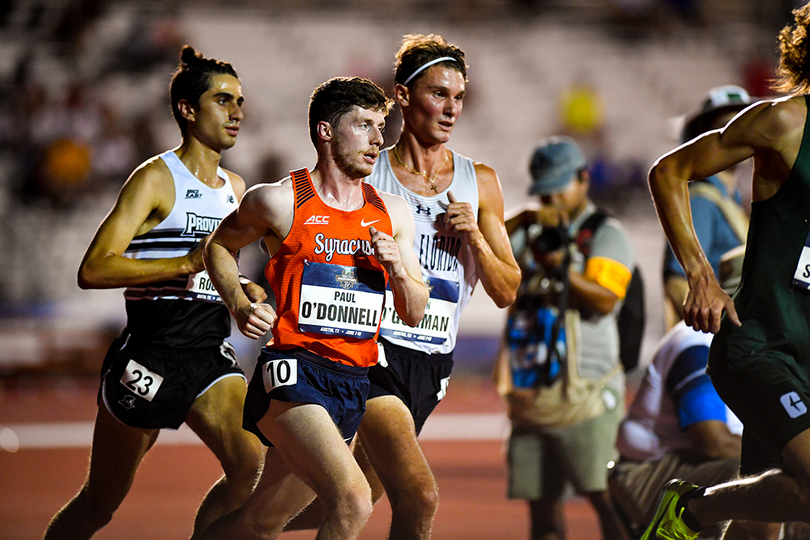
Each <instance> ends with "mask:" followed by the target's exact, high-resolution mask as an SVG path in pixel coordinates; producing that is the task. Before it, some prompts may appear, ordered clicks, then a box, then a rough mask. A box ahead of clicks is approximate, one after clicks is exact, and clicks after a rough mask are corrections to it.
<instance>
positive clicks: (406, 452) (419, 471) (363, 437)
mask: <svg viewBox="0 0 810 540" xmlns="http://www.w3.org/2000/svg"><path fill="white" fill-rule="evenodd" d="M358 433H359V435H360V442H361V444H362V447H363V449H364V450H365V452H366V454H367V455H368V458H369V460H370V461H371V464H372V466H373V467H374V470H375V471H376V473H377V475H378V476H379V478H380V481H381V482H382V484H383V486H384V487H385V491H386V492H387V493H388V495H389V497H396V496H397V494H399V493H407V492H409V491H410V490H411V489H415V488H417V487H418V486H424V485H426V484H428V485H430V486H433V485H434V484H435V479H434V477H433V473H432V472H431V470H430V465H429V464H428V462H427V458H426V457H425V454H424V453H423V452H422V447H421V446H420V445H419V441H418V440H417V438H416V431H415V428H414V423H413V417H412V416H411V413H410V411H409V410H408V408H407V407H406V406H405V404H404V403H402V401H401V400H400V399H399V398H397V397H394V396H380V397H376V398H374V399H370V400H368V401H367V402H366V413H365V415H363V419H362V420H361V421H360V428H359V429H358Z"/></svg>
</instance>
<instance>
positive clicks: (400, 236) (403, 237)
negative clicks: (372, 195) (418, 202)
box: [369, 192, 429, 326]
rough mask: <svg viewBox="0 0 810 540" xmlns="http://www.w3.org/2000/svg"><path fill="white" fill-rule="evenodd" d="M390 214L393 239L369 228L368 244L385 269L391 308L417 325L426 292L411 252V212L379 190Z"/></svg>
mask: <svg viewBox="0 0 810 540" xmlns="http://www.w3.org/2000/svg"><path fill="white" fill-rule="evenodd" d="M379 194H380V197H382V199H383V201H384V202H385V206H386V208H387V209H388V215H389V216H391V225H392V227H393V233H394V236H393V238H392V237H390V236H388V235H387V234H385V233H383V232H382V231H378V230H376V229H375V228H374V227H370V228H369V233H370V234H371V244H372V246H374V253H375V256H376V257H377V260H378V261H379V262H380V264H382V265H383V267H385V271H386V272H388V282H389V284H390V285H391V291H392V292H393V293H394V308H395V309H396V310H397V315H399V318H400V319H402V321H403V322H404V323H405V324H407V325H409V326H416V325H417V324H419V322H420V321H421V320H422V317H424V316H425V306H426V305H427V301H428V297H429V292H428V288H427V286H426V285H425V283H424V282H423V281H422V269H421V268H420V266H419V260H418V259H417V258H416V254H415V253H414V252H413V236H414V234H415V230H416V228H415V226H414V222H413V214H412V213H411V209H410V208H409V207H408V204H407V203H406V202H405V200H404V199H402V197H399V196H397V195H391V194H390V193H383V192H379Z"/></svg>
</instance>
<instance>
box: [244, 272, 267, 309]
mask: <svg viewBox="0 0 810 540" xmlns="http://www.w3.org/2000/svg"><path fill="white" fill-rule="evenodd" d="M242 279H244V281H242V282H241V283H242V291H244V293H245V296H247V297H248V299H250V301H251V302H254V303H256V304H260V303H262V302H264V301H265V300H267V291H265V290H264V289H263V288H262V287H260V286H259V285H256V284H255V283H253V282H252V281H250V280H248V279H247V278H242Z"/></svg>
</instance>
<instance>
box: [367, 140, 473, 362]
mask: <svg viewBox="0 0 810 540" xmlns="http://www.w3.org/2000/svg"><path fill="white" fill-rule="evenodd" d="M453 171H454V172H453V181H452V182H451V183H450V187H448V188H447V189H446V190H444V191H443V192H442V193H439V194H437V195H434V196H432V197H423V196H421V195H417V194H416V193H414V192H412V191H410V190H409V189H406V188H405V187H403V186H402V184H400V182H399V180H397V178H396V176H395V175H394V171H393V170H392V169H391V161H390V149H386V150H383V151H382V152H381V153H380V158H379V160H378V163H377V164H376V165H375V167H374V170H373V172H372V173H371V176H369V177H368V178H367V179H366V182H368V183H369V184H371V185H373V186H374V187H376V188H377V189H379V190H380V191H385V192H387V193H393V194H395V195H399V196H400V197H402V198H403V199H405V201H406V202H407V203H408V205H409V206H410V207H411V209H412V211H413V217H414V222H415V225H416V232H415V234H414V241H413V250H414V253H416V255H417V257H418V258H419V266H421V267H422V279H423V280H424V281H425V283H426V284H427V286H428V289H429V290H430V298H429V300H428V304H427V308H426V309H425V316H424V318H423V319H422V322H420V323H419V325H418V326H417V327H416V328H411V327H410V326H408V325H406V324H405V323H403V322H402V321H401V320H400V319H399V317H397V314H396V312H395V311H394V309H393V305H394V304H393V301H391V299H390V295H391V291H390V290H389V291H386V294H387V295H389V300H388V301H386V309H385V312H384V314H383V321H382V326H381V328H380V335H381V336H383V337H385V338H386V339H387V340H389V341H391V342H392V343H395V344H397V345H400V346H402V347H407V348H410V349H416V350H421V351H424V352H426V353H428V354H445V353H450V352H452V351H453V348H454V347H455V346H456V336H457V334H458V323H459V319H460V317H461V311H462V310H463V309H464V306H466V305H467V302H468V301H469V300H470V296H471V295H472V292H473V289H474V288H475V285H476V283H478V276H477V274H476V270H475V259H474V258H473V256H472V252H471V251H470V248H469V247H468V246H467V245H466V244H464V241H463V238H462V236H461V235H460V234H458V233H456V232H453V231H449V230H447V229H446V227H445V226H444V222H443V221H441V220H438V218H439V216H440V215H441V214H444V212H445V210H446V209H447V206H448V204H450V201H449V200H448V198H447V192H448V191H452V192H453V195H455V197H456V200H457V201H459V202H468V203H470V204H471V205H472V207H473V211H474V212H475V218H476V220H477V219H478V180H477V178H476V174H475V166H474V164H473V161H472V160H471V159H469V158H466V157H464V156H461V155H459V154H457V153H455V152H453Z"/></svg>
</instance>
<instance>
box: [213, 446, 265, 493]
mask: <svg viewBox="0 0 810 540" xmlns="http://www.w3.org/2000/svg"><path fill="white" fill-rule="evenodd" d="M243 446H244V448H242V449H241V451H239V452H237V453H236V456H237V457H234V458H232V459H228V460H224V461H223V463H222V470H223V472H224V473H225V478H226V479H227V482H228V485H229V486H231V487H232V488H234V489H238V490H241V491H247V492H248V494H249V493H250V492H251V491H253V488H254V486H255V485H256V481H257V479H258V477H259V473H260V472H261V470H262V465H263V463H264V455H265V453H264V447H263V446H262V445H261V443H259V442H258V440H256V444H255V445H254V444H246V445H243Z"/></svg>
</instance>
